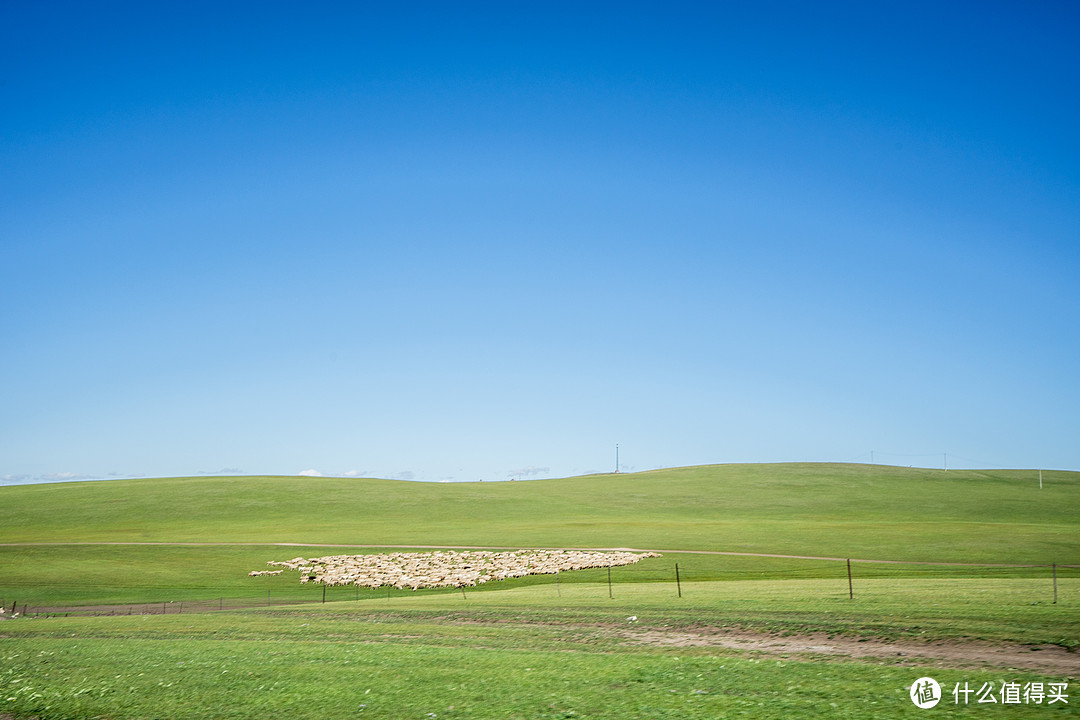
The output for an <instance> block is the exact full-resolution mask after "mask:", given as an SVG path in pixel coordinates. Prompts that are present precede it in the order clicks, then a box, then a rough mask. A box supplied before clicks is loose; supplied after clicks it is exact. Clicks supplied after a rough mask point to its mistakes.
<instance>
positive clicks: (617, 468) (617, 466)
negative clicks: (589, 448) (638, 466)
mask: <svg viewBox="0 0 1080 720" xmlns="http://www.w3.org/2000/svg"><path fill="white" fill-rule="evenodd" d="M615 474H616V475H618V474H619V443H615Z"/></svg>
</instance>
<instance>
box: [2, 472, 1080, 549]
mask: <svg viewBox="0 0 1080 720" xmlns="http://www.w3.org/2000/svg"><path fill="white" fill-rule="evenodd" d="M1043 482H1044V488H1043V489H1042V490H1040V489H1039V487H1038V475H1037V473H1036V472H1035V471H1030V470H994V471H969V470H950V471H948V472H945V471H941V470H927V469H911V468H896V467H887V466H866V465H838V464H817V463H815V464H778V465H714V466H702V467H689V468H678V469H670V470H657V471H651V472H644V473H635V474H620V475H597V476H587V477H575V478H565V479H557V480H537V481H531V482H516V483H467V484H426V483H410V482H400V481H391V480H373V479H341V478H308V477H212V478H206V477H200V478H166V479H150V480H117V481H107V482H93V483H67V484H58V485H30V486H11V487H3V488H0V542H6V543H17V542H145V541H153V542H220V543H227V542H239V543H279V542H302V543H327V544H337V545H349V544H382V545H412V546H416V545H456V546H468V545H481V546H502V547H529V546H533V547H541V546H564V547H622V546H625V547H637V548H655V549H667V550H724V551H739V552H758V553H785V554H794V555H819V556H837V557H855V558H866V559H900V560H924V561H949V562H1019V563H1051V562H1058V563H1077V562H1080V532H1078V531H1080V473H1074V472H1044V474H1043Z"/></svg>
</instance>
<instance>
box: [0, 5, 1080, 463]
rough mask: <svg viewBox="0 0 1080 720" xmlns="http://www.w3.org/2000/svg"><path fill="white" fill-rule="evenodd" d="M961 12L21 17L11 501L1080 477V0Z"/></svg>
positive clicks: (14, 66)
mask: <svg viewBox="0 0 1080 720" xmlns="http://www.w3.org/2000/svg"><path fill="white" fill-rule="evenodd" d="M740 5H748V4H740ZM946 5H947V6H946V7H941V6H940V4H938V3H911V2H904V3H870V4H867V3H850V4H849V3H832V4H826V5H824V6H817V5H807V4H805V3H761V4H757V3H755V4H753V6H752V7H725V6H723V5H721V6H720V7H717V8H713V9H704V8H702V7H701V6H700V5H699V4H697V3H691V4H670V3H665V4H659V3H657V4H642V3H625V2H620V3H590V4H581V3H550V2H548V3H542V4H541V3H537V4H533V5H526V4H519V3H483V4H473V3H462V4H453V3H431V4H427V3H419V4H411V5H408V6H401V7H396V8H387V7H384V4H369V5H367V6H364V5H354V4H345V3H341V4H337V3H322V4H316V5H314V6H310V7H305V6H299V5H296V4H295V3H274V2H262V3H234V4H232V5H231V9H222V8H221V7H219V6H218V5H216V4H215V5H211V4H201V3H195V4H185V5H184V6H182V7H180V6H178V7H175V8H171V7H158V6H156V5H153V4H150V5H148V4H145V3H138V4H135V3H132V4H122V3H121V4H117V3H101V4H98V3H95V4H85V3H79V4H71V5H67V4H61V3H53V4H33V5H29V4H25V3H23V4H15V3H5V10H4V15H5V16H6V19H5V22H4V23H3V24H2V26H0V35H2V37H0V62H2V68H3V76H2V79H0V83H2V84H0V166H2V168H3V170H2V172H0V343H2V347H3V352H0V408H2V410H0V478H2V479H3V481H4V482H5V483H15V482H33V481H43V480H50V479H64V478H69V479H76V478H106V477H120V476H125V477H126V476H168V475H192V474H198V473H230V474H232V473H243V474H263V473H267V474H296V473H300V472H304V471H315V472H318V473H322V474H326V475H331V474H336V475H343V474H353V475H360V476H379V477H395V478H403V479H416V480H457V481H463V480H476V479H481V478H482V479H485V480H505V479H508V478H510V477H516V478H522V479H527V478H539V477H553V476H566V475H573V474H578V473H587V472H604V471H610V470H612V469H613V468H614V463H615V457H614V455H615V452H614V451H615V445H616V443H618V444H619V446H620V460H621V462H622V465H623V469H624V470H628V471H629V470H645V469H651V468H656V467H666V466H676V465H691V464H704V463H719V462H772V461H801V460H807V461H852V462H869V461H870V460H871V452H873V453H874V455H873V459H874V460H875V461H876V462H882V463H890V464H901V465H924V466H933V467H940V466H942V465H943V464H944V463H945V462H946V461H947V462H948V464H949V466H950V467H1028V468H1038V467H1045V468H1063V469H1080V444H1078V443H1077V442H1076V438H1077V437H1078V435H1080V433H1078V431H1080V381H1078V373H1077V368H1078V367H1080V332H1078V331H1080V322H1078V318H1080V282H1078V277H1080V140H1078V137H1080V134H1078V133H1077V132H1076V128H1078V127H1080V95H1078V94H1077V92H1076V89H1077V87H1080V82H1078V81H1080V77H1078V75H1080V10H1078V9H1077V6H1076V5H1075V4H1073V3H1067V2H1063V3H1050V2H1048V3H1038V4H1022V3H1010V4H1006V3H985V2H980V3H949V4H946ZM1029 5H1030V6H1029Z"/></svg>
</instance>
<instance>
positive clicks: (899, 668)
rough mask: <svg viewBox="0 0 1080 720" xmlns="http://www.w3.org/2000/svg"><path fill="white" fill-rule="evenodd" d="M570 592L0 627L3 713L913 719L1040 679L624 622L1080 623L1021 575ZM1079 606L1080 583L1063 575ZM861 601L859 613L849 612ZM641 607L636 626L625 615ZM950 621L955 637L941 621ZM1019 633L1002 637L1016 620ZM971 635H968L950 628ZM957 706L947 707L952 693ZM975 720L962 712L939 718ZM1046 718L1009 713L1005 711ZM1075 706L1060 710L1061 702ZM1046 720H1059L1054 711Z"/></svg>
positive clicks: (1067, 628)
mask: <svg viewBox="0 0 1080 720" xmlns="http://www.w3.org/2000/svg"><path fill="white" fill-rule="evenodd" d="M893 584H894V581H885V580H871V581H866V582H865V583H864V586H865V587H863V588H862V589H861V591H860V598H859V599H858V600H856V601H855V602H854V603H852V602H851V601H849V600H848V599H847V597H846V593H837V592H836V589H835V587H833V586H832V584H830V583H828V582H827V581H823V580H799V581H795V580H789V581H775V582H774V581H765V582H761V581H756V582H743V583H723V582H716V583H690V584H688V586H687V587H686V588H685V590H686V593H685V596H684V598H682V599H681V600H679V599H678V598H674V597H672V594H671V593H670V588H663V587H660V586H657V585H646V584H638V585H631V586H625V587H619V588H618V589H617V591H618V595H617V596H616V598H614V599H609V598H608V597H607V586H606V585H591V584H578V585H571V586H569V587H567V588H564V589H563V596H562V597H561V598H560V597H558V596H557V595H556V594H555V593H553V592H552V588H549V587H531V588H530V587H522V588H517V589H514V590H509V591H499V592H488V593H479V594H476V595H470V596H469V597H468V598H464V599H463V598H461V597H460V596H459V595H457V596H455V595H452V594H450V595H447V594H443V595H426V596H422V595H421V596H403V597H399V598H393V599H391V600H390V601H387V600H385V599H383V600H375V599H370V600H366V601H361V602H352V603H344V602H343V603H336V604H328V605H325V606H323V605H317V606H315V605H309V606H298V607H294V608H277V609H269V610H261V611H246V612H244V613H235V612H224V613H215V614H203V615H193V616H183V615H171V616H157V617H145V616H144V617H103V618H51V619H47V620H45V619H41V620H33V619H28V620H16V621H6V622H5V623H4V625H3V627H2V628H0V631H2V635H0V660H2V663H0V703H3V705H0V708H3V709H0V712H3V711H4V710H5V709H6V710H7V711H9V712H17V713H20V714H36V715H38V716H40V717H41V718H43V719H44V720H51V719H53V718H84V717H98V716H100V717H109V718H117V719H121V718H138V717H177V718H247V717H261V716H266V715H269V714H272V713H273V714H280V715H282V716H286V717H290V718H347V717H350V718H351V717H376V718H409V717H415V718H428V717H431V716H430V715H429V713H433V714H435V715H437V716H438V717H440V718H448V717H449V718H453V717H463V718H516V717H520V718H564V717H579V718H634V717H641V718H715V717H724V716H735V717H738V716H746V717H762V718H780V717H784V716H791V715H797V716H799V717H852V718H861V717H865V718H871V717H908V716H910V717H918V716H919V713H920V712H923V711H919V710H918V709H917V708H915V706H914V705H912V704H911V702H910V700H909V699H908V697H907V691H906V687H907V686H908V685H910V684H911V682H913V681H914V680H915V679H916V678H918V677H922V676H924V675H930V676H932V677H934V678H936V679H937V680H938V681H939V682H940V683H942V685H943V686H945V687H947V688H951V687H952V684H953V683H957V682H960V683H962V682H965V681H967V682H969V683H971V684H972V685H975V686H979V685H981V683H983V682H987V681H991V680H993V681H995V682H997V683H1000V682H1001V681H1002V680H1003V679H1008V680H1010V681H1017V682H1024V681H1029V680H1032V681H1043V682H1048V681H1060V680H1061V679H1062V678H1058V677H1053V676H1048V675H1047V674H1046V673H1033V672H1020V671H1011V670H1000V669H999V670H991V669H959V668H955V667H949V665H948V664H947V663H945V664H942V663H940V662H938V663H928V662H920V661H917V660H916V661H911V662H909V663H907V664H905V665H897V664H891V663H889V664H886V663H885V662H883V661H850V660H847V661H844V660H836V659H825V658H820V657H817V658H815V657H797V656H787V657H784V656H779V655H775V654H769V655H767V654H757V653H753V652H749V653H747V652H735V651H730V650H722V649H719V648H715V647H687V648H658V647H650V646H647V645H641V644H628V642H627V638H626V637H624V636H623V635H622V631H623V630H625V629H627V628H630V627H632V628H633V630H635V631H645V630H669V629H671V628H676V629H701V628H703V627H708V628H714V629H723V628H725V627H730V626H731V625H733V624H734V625H738V626H740V627H747V626H749V627H752V628H753V629H758V630H766V631H771V632H774V633H777V634H784V633H788V632H802V631H805V630H807V629H810V628H815V629H818V630H820V631H822V632H829V633H844V632H847V633H851V632H854V633H856V634H858V635H861V636H866V637H885V638H891V639H897V638H899V639H912V638H918V637H926V636H927V635H932V636H934V637H936V638H937V639H940V638H941V637H942V635H943V633H944V635H945V636H949V634H950V633H952V635H954V636H960V634H966V635H968V636H977V637H983V636H987V637H989V638H990V639H998V640H1002V639H1007V638H1011V637H1013V635H1014V634H1016V633H1020V634H1024V632H1026V631H1023V630H1021V628H1023V627H1032V626H1035V627H1039V628H1041V629H1040V630H1039V632H1038V633H1037V634H1038V635H1039V636H1040V637H1042V638H1043V639H1045V638H1048V637H1051V636H1053V635H1054V634H1055V633H1058V632H1069V633H1072V635H1071V636H1072V637H1074V638H1075V632H1076V627H1077V623H1076V622H1075V621H1076V613H1075V612H1072V613H1071V615H1067V614H1064V613H1061V612H1058V611H1060V610H1062V608H1054V607H1053V606H1046V605H1040V604H1034V605H1033V604H1031V603H1029V602H1027V599H1028V597H1027V588H1026V587H1024V586H1023V581H1022V580H1005V581H995V580H957V581H951V582H950V583H949V584H947V585H937V584H935V582H933V581H904V582H902V583H899V584H898V585H896V586H893ZM1063 585H1066V586H1067V588H1065V592H1066V593H1068V594H1069V596H1070V597H1073V598H1075V597H1076V596H1077V595H1078V594H1080V583H1078V582H1076V581H1072V580H1070V581H1068V582H1066V583H1063ZM852 606H854V607H855V608H857V609H856V610H854V611H852V610H851V607H852ZM629 614H635V615H637V616H638V617H639V618H640V620H639V623H638V624H636V625H633V626H629V625H628V624H627V623H626V620H625V618H626V616H627V615H629ZM950 628H951V630H950ZM1010 628H1011V629H1010ZM961 629H966V630H965V632H964V633H960V634H958V633H959V630H961ZM948 699H949V700H951V697H950V698H948ZM951 709H954V710H959V711H961V712H965V711H966V712H970V713H972V714H973V715H974V714H975V713H978V712H987V710H986V708H982V707H978V706H972V707H968V708H966V709H964V708H955V707H953V708H951ZM1057 711H1058V710H1057V709H1054V708H1048V707H1046V706H1041V707H1040V706H1029V707H1026V708H1025V707H1023V706H1019V707H1011V708H1009V717H1045V716H1046V714H1047V713H1054V712H1057ZM1065 711H1066V712H1071V707H1070V708H1066V709H1065ZM1052 716H1055V717H1056V716H1057V715H1052Z"/></svg>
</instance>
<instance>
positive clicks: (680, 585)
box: [675, 563, 682, 597]
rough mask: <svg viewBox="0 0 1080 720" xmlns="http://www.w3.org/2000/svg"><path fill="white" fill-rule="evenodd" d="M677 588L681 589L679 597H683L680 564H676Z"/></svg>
mask: <svg viewBox="0 0 1080 720" xmlns="http://www.w3.org/2000/svg"><path fill="white" fill-rule="evenodd" d="M675 587H677V588H678V589H679V597H682V583H681V582H679V563H675Z"/></svg>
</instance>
